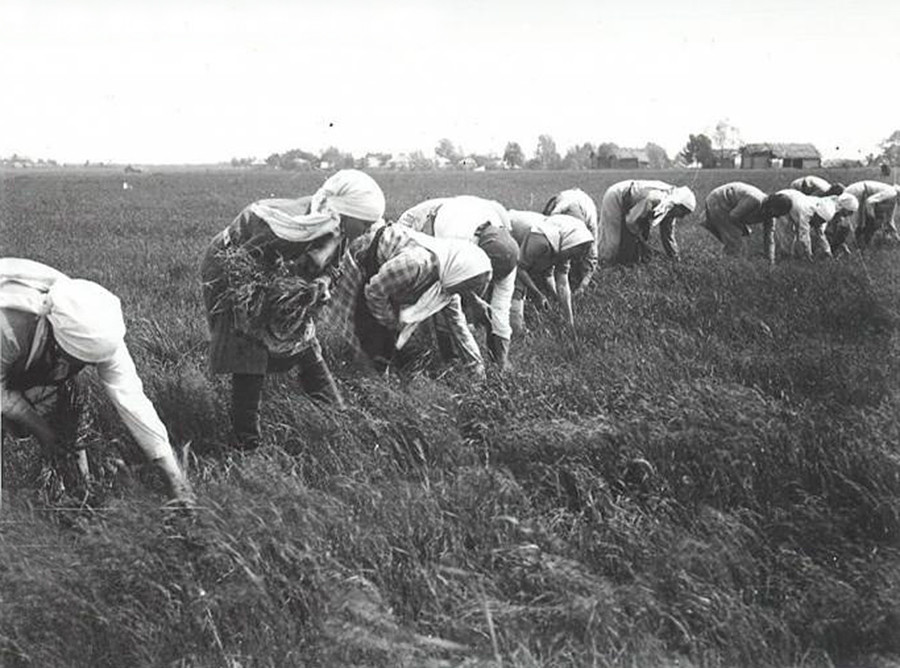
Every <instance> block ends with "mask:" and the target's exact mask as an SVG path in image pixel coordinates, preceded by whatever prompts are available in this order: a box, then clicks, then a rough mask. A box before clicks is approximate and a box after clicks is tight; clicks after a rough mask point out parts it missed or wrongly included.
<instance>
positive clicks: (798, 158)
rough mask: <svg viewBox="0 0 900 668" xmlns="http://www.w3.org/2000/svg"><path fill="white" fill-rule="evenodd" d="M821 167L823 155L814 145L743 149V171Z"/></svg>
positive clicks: (749, 146) (754, 146)
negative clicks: (770, 168)
mask: <svg viewBox="0 0 900 668" xmlns="http://www.w3.org/2000/svg"><path fill="white" fill-rule="evenodd" d="M821 166H822V155H821V154H820V153H819V150H818V149H817V148H816V147H815V146H813V145H812V144H772V143H764V144H747V145H746V146H744V148H742V149H741V168H742V169H768V168H769V167H789V168H794V169H817V168H819V167H821Z"/></svg>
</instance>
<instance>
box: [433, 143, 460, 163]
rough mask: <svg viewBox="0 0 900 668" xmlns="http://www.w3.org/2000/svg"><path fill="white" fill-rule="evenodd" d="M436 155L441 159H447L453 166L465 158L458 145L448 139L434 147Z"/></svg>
mask: <svg viewBox="0 0 900 668" xmlns="http://www.w3.org/2000/svg"><path fill="white" fill-rule="evenodd" d="M434 154H435V155H437V156H439V157H441V158H446V159H447V160H449V161H450V163H451V164H454V165H455V164H456V163H458V162H459V161H460V160H461V159H462V157H463V154H462V151H461V150H460V149H458V148H457V147H456V145H455V144H454V143H453V142H452V141H450V140H449V139H447V138H446V137H444V138H443V139H441V140H440V141H439V142H438V144H437V146H435V147H434Z"/></svg>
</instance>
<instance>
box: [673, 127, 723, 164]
mask: <svg viewBox="0 0 900 668" xmlns="http://www.w3.org/2000/svg"><path fill="white" fill-rule="evenodd" d="M681 157H682V158H684V161H685V162H686V163H688V164H689V165H690V164H693V163H695V162H699V163H700V165H701V166H702V167H703V168H704V169H709V168H711V167H715V166H716V156H715V153H713V147H712V141H711V140H710V138H709V137H707V136H706V135H705V134H702V133H701V134H698V135H688V143H687V144H685V146H684V148H683V149H681Z"/></svg>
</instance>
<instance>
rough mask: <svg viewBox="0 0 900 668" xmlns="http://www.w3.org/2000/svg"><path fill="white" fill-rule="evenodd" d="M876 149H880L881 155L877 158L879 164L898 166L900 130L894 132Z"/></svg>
mask: <svg viewBox="0 0 900 668" xmlns="http://www.w3.org/2000/svg"><path fill="white" fill-rule="evenodd" d="M878 147H879V148H880V149H881V155H880V156H878V157H879V160H880V161H881V162H884V163H887V164H888V165H892V166H894V167H897V166H900V130H894V131H893V132H892V133H891V136H890V137H888V138H887V139H885V140H884V141H883V142H881V143H880V144H879V145H878Z"/></svg>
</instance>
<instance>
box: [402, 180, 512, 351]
mask: <svg viewBox="0 0 900 668" xmlns="http://www.w3.org/2000/svg"><path fill="white" fill-rule="evenodd" d="M456 205H459V206H460V208H462V207H464V215H458V213H459V212H458V211H457V212H456V213H453V214H452V215H443V216H442V215H441V212H442V210H443V211H444V213H445V214H446V213H449V212H450V208H451V207H456ZM444 207H447V208H446V209H444ZM485 223H488V224H490V225H494V226H496V227H502V228H504V229H507V230H508V229H510V227H511V223H510V219H509V215H508V213H507V212H506V209H505V208H504V207H503V205H502V204H500V203H499V202H495V201H493V200H487V199H482V198H481V197H473V196H471V195H460V196H459V197H442V198H437V199H430V200H426V201H424V202H421V203H420V204H417V205H416V206H414V207H412V208H410V209H407V210H406V211H404V212H403V213H402V214H401V215H400V217H399V218H398V219H397V224H398V225H403V226H405V227H409V228H411V229H413V230H416V231H417V232H422V233H424V234H428V235H430V236H433V237H437V238H444V239H465V240H468V241H471V242H472V243H474V244H477V243H478V239H477V236H476V231H477V230H478V228H479V227H481V226H482V225H484V224H485ZM515 286H516V270H515V269H513V270H512V271H511V272H510V273H508V274H506V275H505V276H496V275H495V276H494V277H493V278H492V279H491V290H490V307H491V312H490V324H491V332H492V333H493V334H496V335H497V336H499V337H500V338H502V339H506V340H509V339H510V338H511V337H512V327H510V324H509V309H510V304H511V303H512V296H513V291H514V289H515Z"/></svg>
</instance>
